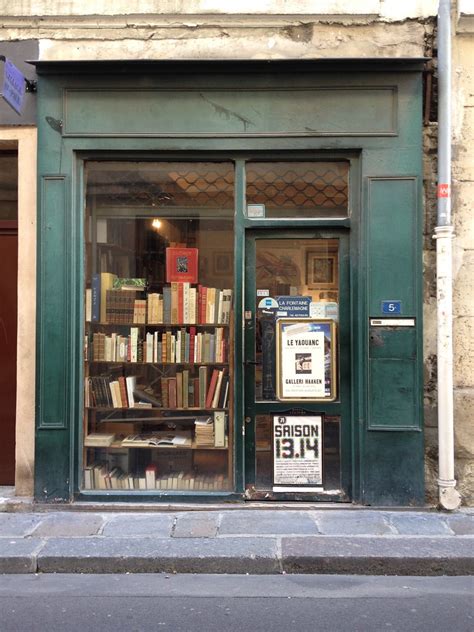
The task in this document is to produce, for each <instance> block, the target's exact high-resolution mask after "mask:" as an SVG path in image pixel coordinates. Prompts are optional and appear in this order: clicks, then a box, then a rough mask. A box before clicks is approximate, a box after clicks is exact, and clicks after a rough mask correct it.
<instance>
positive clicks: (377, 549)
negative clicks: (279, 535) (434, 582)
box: [281, 536, 474, 575]
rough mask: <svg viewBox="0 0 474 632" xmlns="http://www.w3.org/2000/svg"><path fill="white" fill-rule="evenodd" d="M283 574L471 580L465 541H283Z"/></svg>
mask: <svg viewBox="0 0 474 632" xmlns="http://www.w3.org/2000/svg"><path fill="white" fill-rule="evenodd" d="M281 551H282V553H281V555H282V569H283V570H284V571H286V572H290V573H333V574H355V575H472V574H474V547H473V546H472V540H471V539H470V538H469V539H468V538H454V537H452V536H447V537H437V538H413V537H410V536H407V537H404V538H402V537H399V536H387V537H383V538H371V537H350V538H343V537H331V536H319V537H314V536H308V537H306V538H283V539H282V542H281Z"/></svg>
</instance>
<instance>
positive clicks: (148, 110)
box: [64, 86, 397, 137]
mask: <svg viewBox="0 0 474 632" xmlns="http://www.w3.org/2000/svg"><path fill="white" fill-rule="evenodd" d="M396 131H397V91H396V89H395V88H393V87H360V86H359V87H340V88H332V87H327V88H324V87H319V88H299V87H292V88H284V89H245V87H240V88H239V90H238V91H235V90H223V89H219V90H217V89H215V90H212V89H207V88H206V89H197V88H196V89H186V90H166V89H162V90H158V89H147V90H144V89H136V90H130V89H126V88H124V89H120V88H117V89H104V90H97V89H94V90H91V89H82V90H81V89H66V90H65V91H64V135H65V136H108V135H111V136H137V135H145V136H186V137H196V136H204V137H205V136H212V137H215V136H227V137H228V136H290V137H291V136H324V135H330V136H350V135H357V136H365V135H367V136H372V135H376V136H384V135H394V134H396Z"/></svg>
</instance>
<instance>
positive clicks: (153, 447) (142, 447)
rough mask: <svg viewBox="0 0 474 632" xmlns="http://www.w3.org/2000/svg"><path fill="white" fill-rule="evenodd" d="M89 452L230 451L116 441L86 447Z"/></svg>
mask: <svg viewBox="0 0 474 632" xmlns="http://www.w3.org/2000/svg"><path fill="white" fill-rule="evenodd" d="M84 447H85V448H86V449H87V450H125V449H127V450H128V449H129V448H131V449H132V450H212V451H213V452H214V451H216V452H223V451H225V450H228V446H226V447H223V448H216V447H215V446H197V445H196V444H195V443H194V442H193V443H192V444H191V445H122V442H121V441H115V442H114V443H112V444H111V445H94V446H91V445H86V446H84Z"/></svg>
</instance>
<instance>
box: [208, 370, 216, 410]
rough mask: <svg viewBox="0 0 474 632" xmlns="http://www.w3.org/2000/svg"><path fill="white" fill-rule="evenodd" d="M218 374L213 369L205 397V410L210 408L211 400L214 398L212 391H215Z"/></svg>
mask: <svg viewBox="0 0 474 632" xmlns="http://www.w3.org/2000/svg"><path fill="white" fill-rule="evenodd" d="M218 374H219V371H218V370H217V369H214V370H213V371H212V375H211V381H210V384H209V389H208V391H207V396H206V408H211V407H212V400H213V397H214V391H215V389H216V384H217V377H218Z"/></svg>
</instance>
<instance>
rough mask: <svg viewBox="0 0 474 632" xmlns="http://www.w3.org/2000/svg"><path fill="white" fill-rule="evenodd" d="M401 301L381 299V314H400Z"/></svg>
mask: <svg viewBox="0 0 474 632" xmlns="http://www.w3.org/2000/svg"><path fill="white" fill-rule="evenodd" d="M401 313H402V302H401V301H382V314H401Z"/></svg>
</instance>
